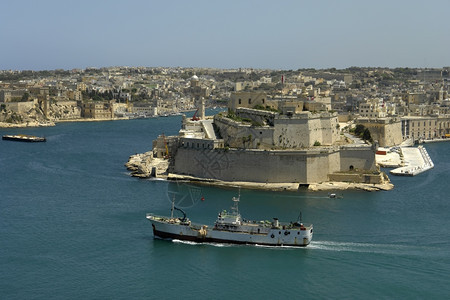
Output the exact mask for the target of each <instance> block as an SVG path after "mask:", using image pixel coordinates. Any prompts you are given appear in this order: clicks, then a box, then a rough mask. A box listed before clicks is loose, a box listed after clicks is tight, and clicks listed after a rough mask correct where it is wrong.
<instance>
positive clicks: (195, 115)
mask: <svg viewBox="0 0 450 300" xmlns="http://www.w3.org/2000/svg"><path fill="white" fill-rule="evenodd" d="M197 113H198V108H197V110H196V111H195V113H194V115H193V116H192V118H191V120H192V121H198V120H200V118H199V117H197Z"/></svg>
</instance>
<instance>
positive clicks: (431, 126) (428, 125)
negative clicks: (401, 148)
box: [401, 116, 445, 141]
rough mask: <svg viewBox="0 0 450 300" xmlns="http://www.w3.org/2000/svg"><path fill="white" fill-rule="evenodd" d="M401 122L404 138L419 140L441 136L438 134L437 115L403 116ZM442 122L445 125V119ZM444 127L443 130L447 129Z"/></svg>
mask: <svg viewBox="0 0 450 300" xmlns="http://www.w3.org/2000/svg"><path fill="white" fill-rule="evenodd" d="M401 123H402V129H401V130H402V134H403V136H404V138H412V139H413V140H415V141H417V140H421V139H434V138H437V137H439V136H440V135H439V134H438V118H437V117H436V116H427V117H416V116H407V117H402V118H401ZM440 124H441V125H445V121H443V123H440ZM442 129H443V131H444V130H445V129H444V128H442Z"/></svg>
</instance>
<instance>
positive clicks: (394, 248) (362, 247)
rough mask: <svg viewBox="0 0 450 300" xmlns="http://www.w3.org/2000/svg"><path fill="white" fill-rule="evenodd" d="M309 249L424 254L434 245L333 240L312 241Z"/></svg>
mask: <svg viewBox="0 0 450 300" xmlns="http://www.w3.org/2000/svg"><path fill="white" fill-rule="evenodd" d="M308 248H309V249H318V250H325V251H337V252H357V253H372V254H392V255H412V256H416V255H419V256H420V255H423V253H424V251H432V247H427V246H404V245H397V244H373V243H367V244H366V243H351V242H331V241H312V242H311V244H310V245H309V246H308Z"/></svg>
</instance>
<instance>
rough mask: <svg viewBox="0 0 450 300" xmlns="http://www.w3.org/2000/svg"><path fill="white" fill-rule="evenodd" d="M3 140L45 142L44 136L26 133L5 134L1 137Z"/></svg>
mask: <svg viewBox="0 0 450 300" xmlns="http://www.w3.org/2000/svg"><path fill="white" fill-rule="evenodd" d="M2 139H3V140H8V141H19V142H46V141H47V139H46V138H45V137H39V136H33V135H26V134H6V135H4V136H3V137H2Z"/></svg>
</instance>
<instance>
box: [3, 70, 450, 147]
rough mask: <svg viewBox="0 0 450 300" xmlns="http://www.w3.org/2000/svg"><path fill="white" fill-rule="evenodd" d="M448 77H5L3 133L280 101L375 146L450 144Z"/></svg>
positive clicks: (318, 73) (62, 73)
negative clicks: (331, 120) (327, 116)
mask: <svg viewBox="0 0 450 300" xmlns="http://www.w3.org/2000/svg"><path fill="white" fill-rule="evenodd" d="M449 71H450V68H449V67H445V68H439V69H429V68H427V69H418V68H417V69H416V68H396V69H389V68H357V67H352V68H348V69H344V70H337V69H334V68H333V69H326V70H315V69H299V70H297V71H294V70H261V69H243V68H242V69H227V70H222V69H208V68H162V67H159V68H150V67H109V68H86V69H83V70H82V69H73V70H52V71H13V70H3V71H0V126H1V127H20V126H48V125H54V124H55V123H57V122H62V121H83V120H113V119H123V118H126V119H129V118H145V117H158V116H166V115H170V114H179V113H180V112H183V111H189V110H194V111H195V110H196V109H198V107H197V106H196V104H195V103H196V101H197V100H198V99H202V101H204V103H205V105H206V107H215V106H224V107H225V106H228V103H229V101H236V99H241V100H238V101H241V103H237V102H235V104H233V105H234V106H235V107H236V106H239V107H245V108H250V109H254V108H258V107H256V105H259V107H260V108H261V107H262V108H263V109H266V106H267V105H266V104H264V103H260V102H258V101H257V100H256V99H267V101H268V103H270V101H271V100H273V101H275V100H280V99H282V100H284V101H289V102H290V103H291V104H296V105H297V110H306V111H310V112H332V113H336V114H337V116H338V119H339V123H342V122H353V123H354V124H360V125H362V126H364V127H365V128H367V129H368V130H369V131H370V134H371V139H373V140H377V141H378V143H379V144H380V146H393V145H398V144H400V143H402V142H403V141H404V140H405V139H408V138H410V139H413V140H415V141H419V140H429V139H437V138H445V137H449V134H450V96H449V78H450V75H449ZM233 99H234V100H233ZM251 99H253V100H251ZM257 102H258V103H257ZM261 104H262V105H261ZM300 104H301V108H300V109H299V107H300ZM291 106H292V105H291ZM294 106H295V105H294ZM235 107H233V109H234V108H235ZM272 108H273V109H274V110H278V109H281V110H282V109H284V110H285V113H288V111H289V110H292V108H294V109H295V107H293V106H292V107H291V108H288V106H286V105H285V106H284V108H283V107H281V106H280V107H274V106H272ZM291 113H292V111H291Z"/></svg>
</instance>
